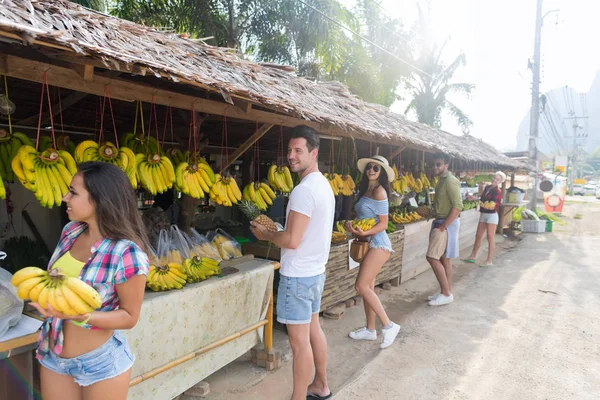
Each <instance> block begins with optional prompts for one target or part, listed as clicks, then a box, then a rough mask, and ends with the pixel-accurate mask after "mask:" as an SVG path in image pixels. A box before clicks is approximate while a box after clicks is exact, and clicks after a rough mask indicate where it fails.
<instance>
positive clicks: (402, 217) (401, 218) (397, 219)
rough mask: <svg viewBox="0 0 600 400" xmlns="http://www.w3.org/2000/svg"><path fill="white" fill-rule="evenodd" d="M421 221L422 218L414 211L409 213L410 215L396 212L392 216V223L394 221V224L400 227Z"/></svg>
mask: <svg viewBox="0 0 600 400" xmlns="http://www.w3.org/2000/svg"><path fill="white" fill-rule="evenodd" d="M421 219H423V217H421V216H420V215H419V214H417V213H416V212H415V211H413V212H410V213H400V212H397V213H393V214H392V221H394V223H396V224H400V225H405V224H410V223H411V222H416V221H419V220H421Z"/></svg>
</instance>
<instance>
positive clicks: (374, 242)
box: [369, 231, 394, 254]
mask: <svg viewBox="0 0 600 400" xmlns="http://www.w3.org/2000/svg"><path fill="white" fill-rule="evenodd" d="M369 248H370V249H383V250H386V251H389V252H390V254H391V253H394V250H393V249H392V242H391V241H390V237H389V236H388V234H387V233H386V232H385V231H381V232H378V233H376V234H375V235H373V236H371V243H369Z"/></svg>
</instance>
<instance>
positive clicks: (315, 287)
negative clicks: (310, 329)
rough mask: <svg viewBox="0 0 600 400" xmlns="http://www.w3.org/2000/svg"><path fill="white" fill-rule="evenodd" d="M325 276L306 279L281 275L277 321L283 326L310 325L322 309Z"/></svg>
mask: <svg viewBox="0 0 600 400" xmlns="http://www.w3.org/2000/svg"><path fill="white" fill-rule="evenodd" d="M324 286H325V274H324V273H323V274H321V275H316V276H309V277H306V278H293V277H289V276H284V275H281V278H280V280H279V292H278V294H277V321H279V322H280V323H282V324H288V325H300V324H310V321H311V318H312V316H313V314H318V313H319V311H320V308H321V295H322V294H323V287H324Z"/></svg>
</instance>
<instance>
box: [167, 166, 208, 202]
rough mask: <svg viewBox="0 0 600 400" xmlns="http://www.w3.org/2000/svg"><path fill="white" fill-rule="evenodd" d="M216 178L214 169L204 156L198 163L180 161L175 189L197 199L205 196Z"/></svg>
mask: <svg viewBox="0 0 600 400" xmlns="http://www.w3.org/2000/svg"><path fill="white" fill-rule="evenodd" d="M216 180H217V179H216V176H215V173H214V171H213V170H212V168H211V167H210V165H208V163H207V162H206V160H205V159H204V158H200V160H199V162H198V163H197V164H191V165H190V164H189V163H187V162H185V161H183V162H180V163H179V164H177V168H176V169H175V189H177V190H178V191H180V192H182V193H184V194H187V195H188V196H191V197H193V198H195V199H202V198H204V196H206V195H207V194H208V193H209V192H210V188H211V187H212V186H213V184H214V183H215V182H216Z"/></svg>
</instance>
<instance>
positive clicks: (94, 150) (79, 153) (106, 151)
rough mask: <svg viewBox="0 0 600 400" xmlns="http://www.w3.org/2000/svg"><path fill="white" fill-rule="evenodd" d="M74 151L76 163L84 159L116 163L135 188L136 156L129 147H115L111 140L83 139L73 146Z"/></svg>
mask: <svg viewBox="0 0 600 400" xmlns="http://www.w3.org/2000/svg"><path fill="white" fill-rule="evenodd" d="M74 153H75V154H74V157H75V162H77V164H81V163H84V162H86V161H102V162H107V163H110V164H113V165H116V166H117V167H119V168H121V169H122V170H123V171H124V172H125V173H126V174H127V177H128V178H129V181H130V182H131V186H133V188H134V189H137V187H138V182H137V181H138V179H137V176H136V170H137V168H136V166H137V163H136V157H135V154H134V153H133V151H132V150H131V149H130V148H129V147H125V146H123V147H121V148H117V146H115V145H114V144H112V143H111V142H102V143H98V142H96V141H94V140H85V141H83V142H81V143H79V144H78V145H77V147H75V151H74Z"/></svg>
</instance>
